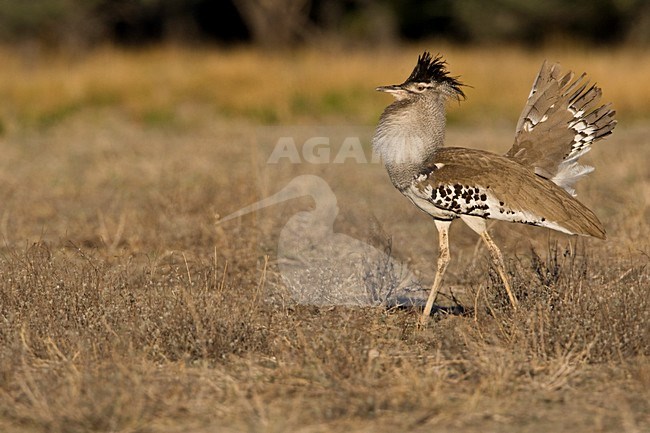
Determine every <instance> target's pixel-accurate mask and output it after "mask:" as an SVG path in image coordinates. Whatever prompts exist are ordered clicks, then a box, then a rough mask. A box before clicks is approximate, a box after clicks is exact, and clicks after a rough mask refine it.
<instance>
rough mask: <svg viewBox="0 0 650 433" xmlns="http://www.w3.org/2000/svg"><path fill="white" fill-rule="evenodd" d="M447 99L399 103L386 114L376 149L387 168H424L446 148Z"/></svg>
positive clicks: (434, 97) (434, 96)
mask: <svg viewBox="0 0 650 433" xmlns="http://www.w3.org/2000/svg"><path fill="white" fill-rule="evenodd" d="M444 141H445V98H444V97H443V96H441V95H438V94H432V95H427V96H424V97H419V98H417V99H415V100H411V101H395V102H394V103H392V104H391V105H389V106H388V107H387V108H386V110H384V113H383V114H382V116H381V118H380V120H379V125H378V126H377V131H376V132H375V137H374V138H373V148H374V150H375V152H376V153H377V154H378V155H379V156H381V158H382V159H383V160H384V163H385V164H386V166H390V167H408V166H415V167H417V166H420V165H421V164H422V163H424V162H425V161H427V160H428V159H429V158H430V157H432V156H433V155H434V154H435V151H436V150H437V149H438V148H440V147H442V146H443V145H444Z"/></svg>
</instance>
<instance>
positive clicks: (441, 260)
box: [420, 220, 451, 325]
mask: <svg viewBox="0 0 650 433" xmlns="http://www.w3.org/2000/svg"><path fill="white" fill-rule="evenodd" d="M435 223H436V228H437V229H438V241H439V250H440V251H439V253H438V267H437V268H436V277H435V279H434V280H433V286H431V292H429V298H428V299H427V304H426V306H425V307H424V312H423V313H422V316H421V317H420V325H424V324H425V323H426V322H427V319H428V318H429V316H430V315H431V309H433V303H434V301H435V300H436V297H437V296H438V291H439V290H440V286H441V285H442V276H443V275H444V274H445V271H446V270H447V265H448V264H449V258H450V255H449V226H450V225H451V221H439V220H435Z"/></svg>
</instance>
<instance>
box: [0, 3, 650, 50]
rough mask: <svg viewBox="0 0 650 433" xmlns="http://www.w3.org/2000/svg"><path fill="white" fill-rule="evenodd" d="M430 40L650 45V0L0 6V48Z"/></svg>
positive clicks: (366, 42) (15, 4) (33, 4)
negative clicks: (16, 45)
mask: <svg viewBox="0 0 650 433" xmlns="http://www.w3.org/2000/svg"><path fill="white" fill-rule="evenodd" d="M426 37H442V38H445V39H448V40H451V41H456V42H464V43H476V42H479V43H499V42H503V41H519V42H522V43H528V44H539V43H543V42H546V41H548V40H554V39H570V40H578V41H581V42H586V43H596V44H619V43H634V44H639V45H648V44H650V1H648V0H625V1H622V0H536V1H529V0H492V1H485V0H429V1H416V0H402V1H398V0H377V1H373V0H27V1H15V0H0V41H2V42H4V43H22V42H28V43H31V42H37V43H40V44H44V45H46V46H68V45H70V46H82V47H92V46H94V45H97V44H101V43H106V42H111V43H116V44H123V45H141V44H147V43H156V42H162V41H180V42H206V41H207V42H217V43H224V44H228V43H232V42H241V43H255V44H259V45H263V46H266V47H271V48H283V47H289V46H295V45H299V44H309V43H313V42H318V41H319V40H327V39H336V40H340V41H342V42H344V43H350V44H373V43H379V42H392V41H400V40H413V39H419V38H426Z"/></svg>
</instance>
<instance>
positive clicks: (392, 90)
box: [375, 84, 402, 93]
mask: <svg viewBox="0 0 650 433" xmlns="http://www.w3.org/2000/svg"><path fill="white" fill-rule="evenodd" d="M375 90H376V91H378V92H386V93H397V92H401V91H402V88H401V87H400V86H398V85H397V84H394V85H392V86H379V87H377V88H376V89H375Z"/></svg>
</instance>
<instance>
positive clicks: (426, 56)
mask: <svg viewBox="0 0 650 433" xmlns="http://www.w3.org/2000/svg"><path fill="white" fill-rule="evenodd" d="M432 81H433V82H437V83H444V84H448V85H449V87H451V88H452V89H453V90H454V91H455V92H456V93H458V96H459V97H462V98H465V93H463V91H462V90H461V86H463V85H464V84H463V83H461V82H460V81H459V80H458V77H452V76H450V75H449V71H447V62H445V60H444V59H443V58H442V56H440V55H436V57H431V54H430V53H429V52H428V51H425V52H424V53H422V54H421V55H420V56H418V63H417V65H415V68H414V69H413V72H411V75H409V77H408V78H407V79H406V81H405V82H404V84H407V83H425V82H432Z"/></svg>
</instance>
